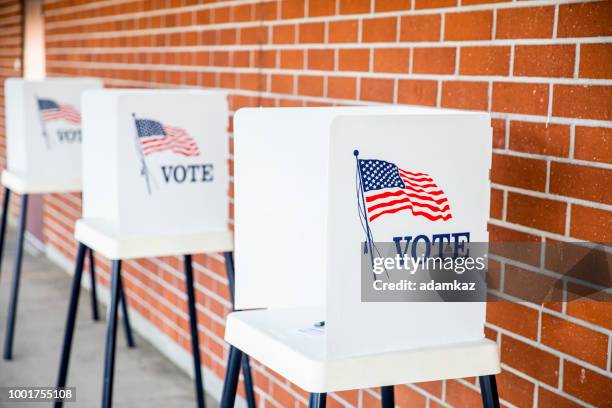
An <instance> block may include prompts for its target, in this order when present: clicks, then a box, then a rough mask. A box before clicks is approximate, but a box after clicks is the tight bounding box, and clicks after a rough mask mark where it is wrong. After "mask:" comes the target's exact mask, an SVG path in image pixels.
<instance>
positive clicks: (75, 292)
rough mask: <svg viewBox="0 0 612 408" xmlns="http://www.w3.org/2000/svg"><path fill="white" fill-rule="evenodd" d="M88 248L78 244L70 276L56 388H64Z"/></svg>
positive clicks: (58, 403)
mask: <svg viewBox="0 0 612 408" xmlns="http://www.w3.org/2000/svg"><path fill="white" fill-rule="evenodd" d="M87 251H88V248H87V247H86V246H85V245H84V244H82V243H80V242H79V248H78V252H77V259H76V264H75V268H74V275H72V287H71V288H70V302H69V303H68V316H67V317H66V326H65V328H64V342H63V344H62V355H61V357H60V368H59V374H58V376H57V383H56V384H57V387H58V388H60V387H65V386H66V379H67V377H68V366H69V364H70V351H71V349H72V336H73V335H74V325H75V322H76V317H77V311H78V306H79V294H80V293H81V278H82V276H83V264H84V263H85V252H87ZM63 404H64V401H63V400H61V399H60V400H57V401H55V403H54V404H53V407H54V408H61V407H62V406H63Z"/></svg>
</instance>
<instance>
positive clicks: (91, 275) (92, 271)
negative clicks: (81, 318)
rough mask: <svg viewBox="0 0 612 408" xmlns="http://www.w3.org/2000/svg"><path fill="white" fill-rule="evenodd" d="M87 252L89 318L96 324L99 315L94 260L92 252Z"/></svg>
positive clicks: (90, 250)
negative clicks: (89, 286) (89, 295)
mask: <svg viewBox="0 0 612 408" xmlns="http://www.w3.org/2000/svg"><path fill="white" fill-rule="evenodd" d="M87 252H88V253H87V255H88V257H89V278H90V282H91V288H90V293H91V318H92V319H93V320H94V321H96V322H97V321H98V320H100V313H98V291H97V289H96V262H95V260H94V253H93V250H92V249H91V248H88V251H87Z"/></svg>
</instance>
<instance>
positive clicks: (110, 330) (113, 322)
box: [102, 260, 121, 408]
mask: <svg viewBox="0 0 612 408" xmlns="http://www.w3.org/2000/svg"><path fill="white" fill-rule="evenodd" d="M120 276H121V261H120V260H114V261H113V267H112V274H111V293H110V303H109V305H108V309H107V318H106V350H105V351H104V382H103V388H102V408H110V407H111V405H112V400H113V377H114V372H115V344H116V340H117V308H118V306H119V278H120Z"/></svg>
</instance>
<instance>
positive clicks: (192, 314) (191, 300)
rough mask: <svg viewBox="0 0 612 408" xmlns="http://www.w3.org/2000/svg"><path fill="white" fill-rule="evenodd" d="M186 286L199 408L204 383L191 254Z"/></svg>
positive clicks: (187, 265) (188, 262)
mask: <svg viewBox="0 0 612 408" xmlns="http://www.w3.org/2000/svg"><path fill="white" fill-rule="evenodd" d="M185 286H186V290H187V308H188V309H189V328H190V329H191V353H192V355H193V373H194V375H193V379H194V382H195V390H196V401H197V403H198V408H204V407H205V406H206V402H205V400H204V385H203V383H202V367H201V366H200V364H201V362H200V361H201V360H200V340H199V336H198V316H197V313H196V307H195V304H196V300H195V290H194V287H193V267H192V263H191V255H185Z"/></svg>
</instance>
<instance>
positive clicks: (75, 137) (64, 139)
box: [57, 129, 81, 143]
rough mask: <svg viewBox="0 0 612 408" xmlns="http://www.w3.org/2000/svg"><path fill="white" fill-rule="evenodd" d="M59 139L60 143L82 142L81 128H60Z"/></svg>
mask: <svg viewBox="0 0 612 408" xmlns="http://www.w3.org/2000/svg"><path fill="white" fill-rule="evenodd" d="M57 139H58V141H59V142H60V143H81V129H58V131H57Z"/></svg>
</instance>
